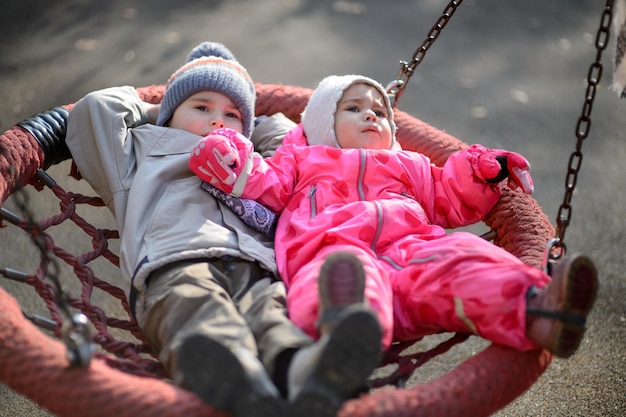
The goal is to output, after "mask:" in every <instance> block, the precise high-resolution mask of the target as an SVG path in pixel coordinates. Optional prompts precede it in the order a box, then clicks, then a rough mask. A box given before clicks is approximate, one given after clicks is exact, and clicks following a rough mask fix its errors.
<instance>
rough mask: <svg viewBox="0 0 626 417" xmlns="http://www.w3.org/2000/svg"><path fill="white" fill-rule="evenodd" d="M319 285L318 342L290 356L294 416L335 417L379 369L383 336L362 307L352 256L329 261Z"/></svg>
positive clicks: (360, 276) (359, 275) (360, 274)
mask: <svg viewBox="0 0 626 417" xmlns="http://www.w3.org/2000/svg"><path fill="white" fill-rule="evenodd" d="M318 285H319V296H320V320H319V323H318V325H319V329H320V334H321V337H320V340H319V341H318V342H317V343H315V344H313V345H311V346H307V347H305V348H303V349H301V350H300V351H299V352H298V353H296V355H295V356H294V359H293V362H292V365H291V367H290V369H289V398H290V400H291V401H292V403H293V407H292V408H293V410H294V412H293V414H294V415H296V416H307V417H334V416H336V415H337V412H338V411H339V409H340V408H341V406H342V404H343V403H344V402H345V401H346V400H348V399H350V398H353V397H354V396H355V395H356V394H357V393H358V392H360V391H362V390H363V388H364V387H365V386H366V384H367V378H368V377H369V376H370V375H371V373H372V372H373V371H374V370H375V369H376V367H377V366H378V365H379V364H380V360H381V358H382V351H381V339H382V331H381V328H380V325H379V323H378V319H377V317H376V315H375V313H374V312H373V311H372V310H371V309H369V308H368V307H366V306H365V305H364V302H363V301H364V288H365V272H364V271H363V266H362V264H361V262H360V261H359V260H358V259H357V258H356V257H355V256H354V255H352V254H350V253H338V254H334V255H331V256H330V257H328V259H327V260H326V262H325V263H324V265H323V267H322V270H321V273H320V277H319V284H318Z"/></svg>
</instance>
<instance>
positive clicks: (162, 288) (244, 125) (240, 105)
mask: <svg viewBox="0 0 626 417" xmlns="http://www.w3.org/2000/svg"><path fill="white" fill-rule="evenodd" d="M254 102H255V88H254V84H253V82H252V80H251V79H250V77H249V75H248V73H247V71H246V70H245V69H244V68H243V67H242V66H241V65H240V64H239V63H238V62H237V61H236V60H235V58H234V56H233V55H232V53H231V52H230V51H229V50H228V49H227V48H225V47H224V46H223V45H221V44H218V43H210V42H205V43H202V44H200V45H198V46H197V47H196V48H194V49H193V50H192V51H191V53H190V55H189V57H188V60H187V63H186V64H185V65H183V66H182V67H181V68H180V69H178V70H177V71H176V72H174V73H173V74H172V76H171V77H170V79H169V81H168V84H167V88H166V91H165V95H164V96H163V100H162V102H161V104H160V106H155V105H150V104H147V103H143V102H142V101H141V100H140V99H139V97H138V96H137V94H136V91H135V89H134V88H132V87H120V88H111V89H106V90H103V91H98V92H94V93H91V94H89V95H88V96H86V97H85V98H84V99H82V100H80V101H79V102H77V103H76V105H75V107H74V108H73V109H72V111H71V113H70V116H69V121H68V130H67V144H68V147H69V149H70V151H71V152H72V156H73V158H74V161H75V163H76V165H77V166H78V169H79V171H80V173H81V174H82V176H83V177H84V178H85V179H86V180H87V181H88V182H89V183H90V184H91V186H92V187H93V188H94V190H95V191H96V192H97V193H98V194H99V195H100V196H101V197H102V199H103V200H104V201H105V203H106V204H107V206H108V207H109V209H110V210H111V212H112V213H113V215H114V216H115V218H116V220H117V223H118V230H119V231H120V244H121V250H120V252H121V253H120V269H121V273H122V276H123V277H124V279H125V280H126V282H127V284H128V287H127V291H128V297H129V304H130V306H131V309H132V312H133V314H134V316H135V317H136V319H137V322H138V324H139V326H140V327H141V329H142V331H143V333H144V334H145V336H146V338H147V339H148V340H149V341H150V342H151V344H152V345H153V346H154V348H155V350H156V352H158V357H159V360H160V361H161V362H162V363H163V365H164V367H165V369H166V370H167V371H168V372H169V373H170V375H171V376H172V378H173V380H174V381H175V382H176V383H177V384H179V385H181V386H183V387H186V388H188V389H190V390H192V391H194V392H196V393H197V394H198V395H199V396H200V397H201V398H202V399H203V400H204V401H206V402H207V403H209V404H211V405H213V406H215V407H217V408H219V409H222V410H225V411H228V412H230V413H232V414H234V415H235V416H239V417H252V416H261V417H264V416H267V417H269V416H281V415H286V414H285V413H286V412H287V407H286V404H285V402H284V401H283V400H282V398H281V395H280V394H281V393H282V394H283V395H291V394H290V392H297V393H298V395H297V397H299V398H300V401H301V402H304V403H307V402H309V403H310V402H312V403H316V404H317V403H322V404H323V403H326V402H341V401H343V400H344V399H345V396H347V395H348V393H344V392H343V391H341V390H339V388H340V387H338V386H337V383H336V382H335V381H333V380H331V379H329V378H330V377H329V375H331V374H332V373H333V372H335V369H334V367H337V368H338V369H339V370H340V371H344V372H343V373H344V374H345V375H347V376H345V377H344V379H343V380H342V381H341V382H342V384H343V383H345V384H347V385H348V387H349V388H351V389H353V390H354V389H356V387H360V386H361V385H362V384H363V383H364V380H365V376H361V375H362V373H363V371H362V370H360V369H359V367H362V366H363V361H353V362H345V363H337V359H336V358H340V357H342V356H349V357H350V356H356V357H362V356H364V357H365V365H366V366H365V368H366V369H367V370H366V372H368V374H369V372H370V371H371V368H372V367H373V366H376V364H377V363H378V359H379V357H378V356H377V354H376V352H374V353H370V351H371V348H370V347H369V346H368V343H369V340H371V339H374V340H376V339H377V338H378V337H379V332H380V330H379V329H378V327H374V325H376V326H377V323H376V320H375V318H374V317H373V315H372V314H371V313H370V312H369V311H366V310H364V309H360V308H359V306H358V305H354V306H351V308H352V309H353V310H354V311H353V312H352V314H350V315H348V316H346V315H342V314H339V315H338V316H337V318H336V320H334V321H333V323H332V326H331V327H332V331H329V332H328V336H327V337H326V338H325V339H324V340H322V341H320V342H318V343H313V341H312V339H311V338H310V337H308V336H306V335H305V334H303V333H302V332H301V331H300V330H299V329H298V328H297V327H295V326H294V325H293V324H292V323H291V322H290V321H289V320H288V318H287V316H286V313H285V299H284V298H285V294H284V286H283V284H282V282H279V281H278V280H277V279H276V278H275V276H276V265H275V260H274V252H273V244H272V241H271V240H270V239H269V238H268V237H267V236H265V235H264V234H262V233H259V232H257V231H255V230H254V229H252V228H250V227H248V226H246V225H245V224H244V223H243V222H242V220H241V219H240V218H239V217H238V216H237V215H236V214H235V213H233V212H232V211H231V210H229V209H228V208H227V207H226V206H225V205H223V204H222V203H220V202H219V200H217V199H216V198H215V197H214V196H213V195H212V194H210V193H207V192H205V191H204V190H202V189H201V181H200V180H199V179H198V178H197V177H196V176H195V175H193V173H192V172H191V171H190V170H189V168H188V159H189V154H190V152H191V150H192V148H193V146H195V145H196V144H197V142H198V140H199V139H200V137H201V136H205V135H207V134H209V133H211V132H212V131H214V130H215V129H219V128H229V129H232V130H233V131H236V132H238V133H240V134H243V135H245V136H247V137H248V136H250V135H251V134H252V132H253V130H255V135H253V136H252V139H253V140H254V141H255V142H257V143H265V144H269V145H270V146H269V147H268V149H266V150H267V151H272V146H271V145H274V147H275V145H276V143H277V142H280V139H282V135H284V133H285V131H286V126H290V125H291V124H286V122H285V120H286V119H281V118H280V117H272V118H269V119H267V120H265V121H264V122H262V123H261V124H259V126H258V127H257V128H256V129H254ZM149 122H152V123H154V122H156V125H153V124H150V123H149ZM331 272H332V271H331ZM330 275H331V276H337V274H332V273H331V274H330ZM340 278H341V277H339V280H341V279H340ZM330 281H331V282H330V283H329V285H330V284H332V280H330ZM330 293H331V297H330V298H329V299H330V300H331V301H332V300H333V298H332V288H331V289H330ZM357 295H358V294H357ZM351 304H352V303H351ZM368 320H369V321H368ZM361 323H365V324H361ZM367 323H370V324H367ZM352 328H356V329H361V330H363V331H364V333H365V334H366V337H364V338H363V339H359V340H357V341H356V342H354V341H353V340H352V339H350V337H351V335H352V333H351V332H350V331H349V330H350V329H352ZM335 330H336V331H335ZM367 334H369V335H371V336H370V337H369V338H368V337H367ZM259 358H260V359H259ZM261 361H262V362H261ZM372 363H374V365H372ZM320 392H322V393H323V395H320ZM349 394H350V395H352V392H350V393H349ZM326 415H328V414H320V416H326Z"/></svg>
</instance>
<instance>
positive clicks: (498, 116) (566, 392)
mask: <svg viewBox="0 0 626 417" xmlns="http://www.w3.org/2000/svg"><path fill="white" fill-rule="evenodd" d="M447 4H448V2H447V1H445V0H422V1H408V0H398V1H328V0H324V1H304V0H303V1H298V0H255V1H252V0H247V1H246V0H239V1H232V0H231V1H208V0H195V1H194V0H179V1H176V2H169V1H164V0H157V1H148V0H111V1H106V2H104V1H89V0H65V1H57V2H49V1H39V0H20V1H16V0H5V1H4V2H3V5H2V8H1V9H0V35H1V36H0V93H1V97H2V99H1V100H0V129H2V131H5V130H7V129H9V128H10V127H11V126H13V125H14V124H16V123H17V122H19V121H21V120H23V119H25V118H27V117H29V116H31V115H33V114H36V113H39V112H41V111H44V110H47V109H49V108H52V107H54V106H57V105H61V104H68V103H73V102H75V101H76V100H78V99H79V98H80V97H82V96H83V95H84V94H86V93H87V92H89V91H93V90H95V89H100V88H104V87H109V86H118V85H133V86H147V85H151V84H163V83H164V82H165V81H166V80H167V78H168V77H169V75H170V74H171V72H173V71H174V70H175V69H176V68H178V67H179V66H180V65H181V64H182V63H183V62H184V60H185V57H186V55H187V53H188V52H189V50H190V49H191V48H193V47H194V46H195V45H197V44H198V43H200V42H202V41H205V40H214V41H220V42H223V43H224V44H226V45H227V46H228V47H229V48H230V49H231V50H232V51H233V53H234V54H235V55H236V56H237V58H238V59H239V61H240V62H241V63H242V64H244V65H245V66H246V67H247V69H248V70H249V72H250V74H251V76H252V77H253V78H254V79H255V81H257V82H260V83H265V84H288V85H297V86H304V87H311V88H313V87H315V85H316V84H317V82H319V80H320V79H321V78H323V77H324V76H326V75H329V74H345V73H361V74H364V75H367V76H370V77H373V78H376V79H378V80H379V81H381V82H382V83H386V82H388V81H391V80H393V79H394V78H395V77H396V75H397V72H398V70H399V61H400V60H410V59H411V57H412V55H413V52H414V51H415V49H416V48H417V47H418V46H419V45H420V44H421V43H422V41H423V40H424V39H425V38H426V35H427V34H428V33H429V31H430V29H431V27H432V25H433V24H434V23H435V22H436V21H437V19H439V17H440V15H441V13H442V11H443V10H444V9H445V7H446V6H447ZM603 6H604V2H602V1H593V0H553V1H549V2H539V1H527V0H510V1H506V2H504V1H499V0H473V1H472V0H465V1H464V2H462V4H461V5H460V6H459V8H458V9H457V11H456V13H455V14H454V16H453V17H452V19H451V20H450V22H449V24H448V25H447V26H446V27H445V28H444V29H443V31H442V32H441V35H440V36H439V38H438V39H437V40H436V41H435V43H434V44H433V45H432V47H431V48H430V49H429V50H428V52H427V53H426V55H425V56H424V59H423V62H422V63H421V64H420V65H419V67H418V69H417V72H416V74H415V75H414V76H413V77H412V79H411V80H410V82H409V85H408V87H407V89H406V91H405V93H404V94H403V95H402V97H401V99H400V104H399V108H400V109H401V110H404V111H406V112H408V113H410V114H412V115H414V116H416V117H418V118H420V119H422V120H424V121H426V122H428V123H430V124H432V125H433V126H435V127H438V128H440V129H443V130H445V131H447V132H448V133H450V134H452V135H454V136H456V137H458V138H459V139H461V140H463V141H464V142H467V143H481V144H483V145H486V146H489V147H492V148H504V149H508V150H511V151H515V152H519V153H521V154H522V155H524V156H525V157H526V158H527V159H528V160H529V161H530V162H531V164H532V171H531V172H532V176H533V179H534V182H535V188H536V191H535V194H534V197H535V198H536V199H537V201H538V203H539V204H540V205H541V207H542V208H543V210H544V212H545V213H546V214H547V215H548V217H549V218H550V219H551V220H552V222H553V224H554V223H555V219H556V217H557V213H558V210H559V206H560V205H561V203H562V202H563V196H564V192H565V178H566V175H567V167H568V161H569V157H570V154H571V152H572V151H573V150H574V147H575V144H576V136H575V132H576V125H577V122H578V119H579V117H580V115H581V112H582V109H583V104H584V101H585V91H586V88H587V87H586V80H587V76H588V73H589V68H590V65H591V63H592V62H593V61H594V60H595V57H596V48H595V40H596V34H597V31H598V26H599V23H600V21H601V14H602V10H603ZM613 42H614V39H613V38H611V43H610V45H609V46H608V48H607V49H606V51H604V53H603V54H602V61H601V63H602V64H603V68H604V71H603V73H602V79H601V83H600V84H599V86H598V88H597V93H596V96H595V101H594V104H593V107H592V113H591V125H590V133H589V136H588V137H587V139H585V141H584V146H583V155H584V158H583V159H582V163H581V172H580V174H579V176H578V180H577V184H576V190H575V192H574V194H573V199H572V211H571V224H570V226H569V228H568V229H567V234H566V237H565V243H566V244H567V248H568V251H569V252H582V253H586V254H588V255H589V256H591V257H592V258H593V259H594V260H595V262H596V264H597V266H598V269H599V271H600V275H601V276H600V280H601V287H600V291H599V297H598V301H597V303H596V307H595V309H594V310H593V312H592V314H591V315H590V317H589V322H588V326H589V329H588V331H587V334H586V338H585V340H584V342H583V344H582V346H581V349H580V350H579V352H577V353H576V354H575V355H574V356H573V357H572V358H570V359H568V360H559V359H556V360H554V361H553V362H552V364H551V365H550V367H549V368H548V370H547V371H546V372H545V373H544V374H543V375H542V376H541V377H540V378H539V380H538V381H537V383H536V384H535V385H533V386H532V387H531V388H530V389H529V390H528V392H526V393H525V394H524V395H522V396H521V397H519V398H518V399H517V400H516V401H514V402H513V403H512V404H510V405H509V406H507V407H506V408H505V409H503V410H501V411H500V412H498V413H497V414H496V415H497V416H501V417H502V416H623V415H626V349H625V347H626V281H625V279H624V270H625V266H626V260H625V257H624V255H623V249H624V247H625V243H626V242H625V240H626V239H625V236H626V220H625V219H626V216H625V214H626V213H625V211H626V210H625V207H626V194H625V192H624V189H625V188H624V180H623V178H624V176H625V175H626V170H625V169H624V161H625V160H626V141H625V140H624V136H625V133H624V132H626V116H625V112H626V101H624V100H619V99H618V97H617V96H616V95H615V93H613V92H611V91H609V89H608V87H609V84H610V82H611V72H612V65H613V64H612V59H613V50H612V47H613ZM68 166H69V165H68V164H67V163H62V164H60V165H58V166H55V167H53V168H51V169H50V172H51V173H52V175H53V176H54V177H55V178H56V179H57V180H58V181H59V182H61V183H63V182H65V181H70V180H68V179H67V172H68V169H69V168H68ZM70 187H76V188H78V189H79V191H80V190H83V189H85V188H86V191H89V190H88V187H85V185H84V184H75V183H71V182H70ZM36 194H41V193H29V195H30V199H31V200H30V205H31V207H32V210H33V211H34V213H35V215H37V216H39V215H43V214H45V213H47V212H49V211H52V212H54V210H55V207H53V205H54V204H55V203H54V202H53V201H51V200H50V199H47V198H46V197H45V196H39V195H36ZM6 207H8V208H11V209H14V208H15V202H14V201H13V199H10V200H9V201H8V202H7V203H6ZM87 216H88V218H89V213H88V214H87ZM92 218H93V220H94V221H98V222H101V223H104V224H106V223H107V222H109V221H110V219H106V218H102V216H101V214H94V215H93V217H92ZM74 232H75V231H74V230H71V229H70V230H65V229H62V230H60V231H59V232H58V235H59V238H60V239H61V238H67V239H69V241H70V245H80V244H81V243H79V242H72V239H73V237H72V236H74ZM68 236H69V237H68ZM0 248H2V250H1V252H0V267H6V266H8V267H12V268H15V269H22V270H31V269H32V267H33V265H32V259H33V258H34V257H33V256H29V255H28V254H29V253H33V252H32V247H31V245H30V242H29V241H28V239H27V238H26V237H25V236H22V235H21V234H20V233H18V232H15V231H14V230H11V228H10V227H9V228H7V229H3V230H2V231H0ZM35 258H36V257H35ZM103 268H106V267H103ZM113 275H114V273H113ZM0 285H2V287H3V288H6V289H7V290H8V291H9V292H10V293H11V294H12V295H13V296H15V297H16V298H17V299H18V300H19V301H20V304H21V305H22V307H23V309H24V310H25V311H26V312H29V313H38V312H44V309H43V306H42V303H41V302H40V301H39V300H38V298H37V296H36V295H33V293H32V291H31V290H30V289H29V288H26V287H24V286H23V285H19V284H16V283H13V282H10V281H6V280H4V281H0ZM482 345H483V343H482V342H481V341H478V340H473V341H471V342H470V343H468V344H466V346H465V347H462V348H459V349H458V350H455V351H454V352H453V353H452V357H446V358H441V359H437V360H436V361H434V363H433V364H431V365H429V366H427V367H425V368H423V369H420V371H419V373H418V375H417V376H416V377H415V378H416V380H427V379H429V378H432V377H434V376H435V375H437V374H440V373H441V372H445V370H447V369H450V367H452V366H455V361H456V360H458V358H459V357H460V356H462V355H464V354H471V353H472V352H474V351H476V350H477V349H478V348H480V347H481V346H482ZM468 389H477V387H468ZM0 404H1V406H0V417H9V416H10V417H16V416H37V417H38V416H48V415H49V414H48V413H47V412H46V411H45V410H42V409H41V408H39V407H38V406H37V405H36V404H33V403H32V402H31V401H29V400H28V399H26V398H24V397H22V396H21V395H18V394H15V393H14V392H12V391H11V390H10V389H8V388H7V387H6V386H2V385H0ZM468 416H471V410H470V411H468Z"/></svg>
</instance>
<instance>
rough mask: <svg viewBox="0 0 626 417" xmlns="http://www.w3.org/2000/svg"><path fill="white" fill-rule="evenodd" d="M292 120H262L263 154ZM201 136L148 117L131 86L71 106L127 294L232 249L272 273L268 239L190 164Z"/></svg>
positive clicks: (84, 168) (75, 147)
mask: <svg viewBox="0 0 626 417" xmlns="http://www.w3.org/2000/svg"><path fill="white" fill-rule="evenodd" d="M293 126H294V124H293V123H292V122H291V121H289V120H288V119H286V118H285V117H284V116H283V115H280V114H279V115H277V116H274V117H271V118H269V119H266V120H265V121H263V122H262V123H261V124H259V125H258V126H257V127H256V128H255V132H254V134H253V137H252V140H253V142H254V143H255V144H257V145H260V146H262V147H263V149H258V151H259V152H261V153H263V154H264V155H266V156H267V155H268V154H271V153H272V152H273V150H274V149H276V148H277V147H278V145H279V144H280V142H281V140H282V137H284V135H285V133H286V132H287V131H288V130H289V129H290V128H292V127H293ZM199 139H200V137H199V136H196V135H194V134H191V133H189V132H186V131H183V130H179V129H172V128H167V127H160V126H156V125H152V124H147V115H146V112H145V106H144V103H143V102H142V101H141V99H140V97H139V96H138V94H137V92H136V89H135V88H134V87H114V88H109V89H105V90H101V91H96V92H93V93H90V94H88V95H87V96H86V97H84V98H83V99H81V100H79V101H78V102H77V103H76V105H75V106H74V108H73V109H72V111H71V112H70V115H69V119H68V128H67V136H66V141H67V145H68V147H69V149H70V151H71V153H72V156H73V158H74V161H75V163H76V165H77V167H78V169H79V171H80V173H81V175H82V176H83V177H84V178H85V179H86V180H87V181H88V182H89V184H90V185H91V186H92V187H93V189H94V190H95V191H96V192H97V193H98V194H99V195H100V196H101V197H102V199H103V200H104V202H105V203H106V204H107V206H108V207H109V209H110V210H111V212H112V213H113V215H114V217H115V218H116V220H117V225H118V230H119V232H120V269H121V274H122V278H123V280H124V281H125V282H126V283H127V284H128V286H127V287H125V288H124V290H125V291H126V293H127V295H129V294H130V293H131V291H130V288H131V285H132V286H134V288H135V289H136V291H137V294H141V293H142V292H143V289H144V282H145V279H146V277H147V276H148V274H149V273H150V272H151V271H152V270H154V269H155V268H158V267H161V266H163V265H166V264H168V263H171V262H173V261H178V260H182V259H192V258H205V257H219V256H224V255H230V256H234V257H237V258H241V259H246V260H251V261H252V260H255V261H258V262H259V263H260V264H261V265H262V266H263V267H264V268H266V269H267V270H269V271H271V272H273V273H274V274H276V261H275V258H274V251H273V241H272V239H271V238H270V237H267V236H265V235H263V234H261V233H258V232H256V231H254V230H253V229H252V228H250V227H248V226H246V225H245V224H244V223H243V222H242V221H241V220H240V219H239V218H238V217H237V216H236V215H235V214H234V213H233V212H232V211H231V210H230V209H229V208H227V207H226V206H224V205H222V204H221V203H219V202H218V201H216V200H215V199H214V198H213V197H212V196H211V195H210V194H209V193H207V192H205V191H204V190H202V189H201V180H200V179H199V178H198V177H197V176H196V175H195V174H194V173H193V172H191V171H190V170H189V167H188V162H189V154H190V152H191V150H192V148H193V147H194V146H195V145H196V144H197V143H198V140H199ZM133 292H134V291H133ZM137 313H139V312H137Z"/></svg>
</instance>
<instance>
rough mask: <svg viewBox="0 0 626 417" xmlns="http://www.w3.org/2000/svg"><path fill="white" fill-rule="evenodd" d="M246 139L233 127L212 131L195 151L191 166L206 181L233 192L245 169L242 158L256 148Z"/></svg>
mask: <svg viewBox="0 0 626 417" xmlns="http://www.w3.org/2000/svg"><path fill="white" fill-rule="evenodd" d="M242 138H243V137H239V134H238V133H237V132H236V131H234V130H232V129H218V130H215V131H213V132H211V133H210V134H208V135H207V136H205V137H204V138H202V139H201V140H200V142H198V145H197V146H196V147H195V148H194V149H193V151H192V152H191V156H190V158H189V168H190V169H191V170H192V171H193V172H194V173H195V174H196V175H197V176H198V177H200V179H202V180H203V181H206V182H208V183H209V184H212V185H215V186H216V187H218V188H219V189H221V190H223V191H226V192H231V191H232V189H233V184H234V183H235V180H236V179H237V175H238V174H239V173H240V172H241V168H242V167H241V161H242V159H243V160H245V159H246V158H247V157H248V153H249V151H251V148H252V144H251V143H250V142H249V141H247V140H246V139H245V138H243V139H242ZM248 144H249V146H248Z"/></svg>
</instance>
